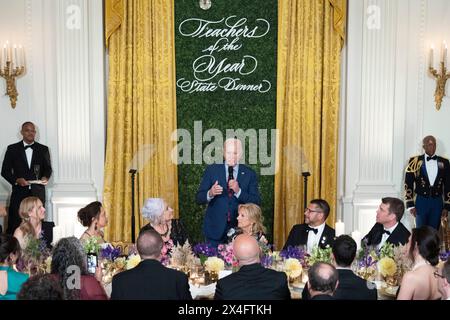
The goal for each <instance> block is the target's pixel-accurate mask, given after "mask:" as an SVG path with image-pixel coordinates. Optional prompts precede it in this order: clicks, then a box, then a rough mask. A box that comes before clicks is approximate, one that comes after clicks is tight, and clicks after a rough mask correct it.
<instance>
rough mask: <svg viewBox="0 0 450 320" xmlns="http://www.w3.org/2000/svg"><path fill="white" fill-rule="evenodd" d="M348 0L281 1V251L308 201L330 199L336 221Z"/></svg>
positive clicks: (277, 222) (277, 228) (277, 219)
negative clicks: (342, 61) (305, 177)
mask: <svg viewBox="0 0 450 320" xmlns="http://www.w3.org/2000/svg"><path fill="white" fill-rule="evenodd" d="M345 13H346V0H314V1H311V0H279V1H278V80H277V128H278V130H279V137H278V148H277V168H278V171H277V173H276V175H275V213H274V215H275V216H274V243H275V245H276V248H278V249H281V247H282V246H283V244H284V243H285V241H286V238H287V235H288V233H289V231H290V229H291V227H292V226H293V225H294V224H297V223H300V222H302V221H303V209H304V207H305V204H304V203H303V191H304V189H303V177H302V175H301V173H302V172H304V171H309V172H310V173H311V176H310V177H309V181H308V200H311V199H313V198H323V199H325V200H327V201H328V202H329V203H330V207H331V212H330V216H329V217H328V220H327V223H328V224H330V225H331V226H333V225H334V222H335V209H336V197H337V195H336V194H337V193H336V188H337V153H338V152H337V151H338V146H337V140H338V139H337V138H338V120H339V119H338V118H339V84H340V58H341V49H342V46H343V43H344V34H345V29H344V28H345V21H346V16H345Z"/></svg>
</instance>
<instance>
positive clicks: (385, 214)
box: [362, 198, 410, 249]
mask: <svg viewBox="0 0 450 320" xmlns="http://www.w3.org/2000/svg"><path fill="white" fill-rule="evenodd" d="M404 212H405V205H404V204H403V201H402V200H400V199H397V198H383V199H381V204H380V206H379V207H378V209H377V218H376V219H377V220H376V221H377V222H376V223H375V225H374V226H373V227H372V229H371V230H370V232H369V233H368V234H367V235H366V236H365V237H364V238H363V239H362V243H363V245H368V246H373V247H375V246H376V247H377V249H380V248H381V247H382V246H383V245H384V244H385V243H386V242H389V243H391V244H393V245H394V246H397V245H400V244H401V245H404V244H405V243H406V242H408V238H409V235H410V232H409V231H408V229H406V227H405V226H404V225H403V223H401V222H400V220H401V219H402V217H403V213H404Z"/></svg>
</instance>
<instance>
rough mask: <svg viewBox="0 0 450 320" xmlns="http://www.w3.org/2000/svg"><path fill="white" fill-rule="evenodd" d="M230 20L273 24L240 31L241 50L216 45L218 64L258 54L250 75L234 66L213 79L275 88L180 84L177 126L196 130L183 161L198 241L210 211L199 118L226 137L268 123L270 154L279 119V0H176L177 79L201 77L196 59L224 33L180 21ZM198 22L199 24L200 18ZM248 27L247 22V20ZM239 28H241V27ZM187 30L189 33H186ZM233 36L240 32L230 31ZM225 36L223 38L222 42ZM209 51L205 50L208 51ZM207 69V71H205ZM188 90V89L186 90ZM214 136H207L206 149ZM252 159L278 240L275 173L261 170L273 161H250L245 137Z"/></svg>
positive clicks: (182, 179) (185, 205)
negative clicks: (205, 1)
mask: <svg viewBox="0 0 450 320" xmlns="http://www.w3.org/2000/svg"><path fill="white" fill-rule="evenodd" d="M233 15H234V16H236V18H230V20H228V21H229V22H230V23H234V22H236V21H238V20H239V19H241V18H246V19H247V21H246V22H245V25H246V26H248V28H249V30H252V29H253V28H254V27H258V30H257V32H256V33H255V34H261V33H262V32H263V31H264V30H265V29H267V28H266V23H265V22H264V21H262V20H259V21H258V20H257V19H265V20H267V21H268V22H269V23H270V29H269V31H268V33H267V34H266V35H265V36H262V37H259V38H247V37H242V36H241V37H239V39H238V40H237V41H236V42H235V43H233V45H242V47H240V48H239V49H238V50H222V51H220V52H218V51H219V50H216V51H214V52H213V53H212V54H211V55H212V56H214V58H215V59H216V66H217V64H218V63H219V62H220V61H221V60H222V59H225V58H226V59H227V61H226V63H240V62H241V61H242V59H243V57H244V56H245V55H250V56H253V57H254V58H256V60H257V63H258V65H257V68H256V70H255V71H254V72H253V73H251V74H248V75H242V74H238V73H237V72H228V73H223V74H221V75H218V76H216V77H214V78H213V79H211V80H210V81H206V82H211V83H217V82H218V80H219V79H220V78H223V77H231V78H239V79H240V80H239V82H242V83H245V84H256V85H257V84H260V83H263V90H264V89H266V88H267V87H268V86H267V82H264V81H263V80H267V81H268V82H270V84H271V88H270V90H269V91H267V92H265V93H260V92H246V91H225V90H224V89H222V88H217V89H216V90H214V91H212V92H189V91H188V90H187V89H186V87H185V88H184V90H182V89H181V88H180V86H179V85H177V122H178V123H177V126H178V128H179V129H187V130H188V131H189V132H190V133H191V137H192V139H191V141H190V142H189V143H190V144H191V146H192V150H193V152H192V154H191V160H192V163H182V164H179V166H178V178H179V208H180V217H181V219H182V220H183V222H184V223H185V225H186V227H187V229H188V232H189V235H190V237H191V238H192V240H193V242H200V241H203V240H204V239H203V233H202V223H203V217H204V212H205V206H199V205H197V203H196V201H195V195H196V193H197V189H198V186H199V184H200V180H201V178H202V176H203V172H204V169H205V167H206V164H205V163H204V162H203V161H202V163H201V164H195V163H194V151H195V150H194V148H196V150H197V151H198V150H199V149H200V143H199V142H197V144H196V143H195V141H194V122H196V121H201V123H199V122H197V127H200V126H201V127H202V132H204V131H205V130H207V129H210V128H217V129H219V130H221V131H222V132H223V136H224V139H225V138H226V137H225V130H226V129H234V130H235V129H243V130H247V129H255V130H256V131H258V129H267V130H268V140H269V141H268V146H267V150H268V151H267V153H268V154H269V155H270V153H271V152H270V150H271V149H270V143H271V135H270V130H271V129H274V128H275V125H276V61H277V55H276V48H277V0H264V1H242V0H221V1H214V0H213V1H212V6H211V8H210V9H209V10H203V9H201V8H200V7H199V1H197V0H177V1H176V2H175V33H176V34H175V44H176V48H175V50H176V51H175V53H176V77H177V84H181V83H183V82H184V84H186V82H185V81H193V80H195V77H194V72H193V63H194V61H195V60H196V59H197V58H199V57H201V56H203V55H208V54H209V52H205V51H204V50H205V49H207V48H209V47H210V46H212V45H214V44H215V43H216V42H217V41H218V40H219V39H220V37H214V36H209V37H206V36H203V37H198V36H197V37H195V36H185V35H186V34H188V33H189V31H190V32H191V33H192V32H193V31H194V30H195V29H196V26H198V25H199V24H198V22H195V21H190V22H184V23H183V25H182V28H181V32H180V24H181V23H182V22H183V21H185V20H186V19H190V18H199V19H203V20H207V21H219V20H221V19H223V18H224V19H226V18H227V17H229V16H233ZM196 23H197V24H196ZM208 28H222V29H223V28H226V25H225V21H223V22H221V23H214V24H209V25H208V26H207V27H205V29H204V30H203V31H206V30H207V29H208ZM241 28H244V25H242V26H241ZM237 29H239V28H237ZM182 33H184V34H185V35H183V34H182ZM228 39H229V42H231V41H232V40H233V39H234V38H233V37H228ZM224 43H225V40H221V42H219V44H220V46H219V47H222V45H223V44H224ZM202 51H203V52H202ZM245 61H246V64H247V65H246V66H245V68H244V69H243V70H244V72H245V71H246V70H249V67H250V68H252V65H253V64H252V62H253V60H252V59H251V58H246V60H245ZM204 74H205V73H202V74H201V75H204ZM186 91H187V92H186ZM178 142H179V143H186V142H187V139H186V138H179V139H178ZM209 143H210V141H206V142H203V150H204V148H205V147H206V146H207V145H208V144H209ZM245 144H246V145H245V150H246V158H245V159H246V163H247V165H249V166H250V167H252V168H253V169H254V170H255V171H256V173H257V175H258V177H259V189H260V192H261V197H262V210H263V215H264V219H265V223H264V224H265V226H266V228H267V234H268V237H269V241H270V242H272V239H273V238H272V237H273V234H272V229H273V207H274V205H273V201H274V197H273V189H274V188H273V184H274V176H273V175H261V170H260V168H261V167H267V165H265V164H264V165H263V164H261V162H260V158H259V157H258V162H257V163H256V164H251V163H248V162H249V161H248V160H249V155H248V151H249V140H248V139H247V140H246V141H245ZM184 152H185V150H184V151H182V150H180V152H179V157H180V158H183V159H187V158H189V157H187V155H188V154H186V153H184Z"/></svg>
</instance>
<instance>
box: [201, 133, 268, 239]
mask: <svg viewBox="0 0 450 320" xmlns="http://www.w3.org/2000/svg"><path fill="white" fill-rule="evenodd" d="M241 158H242V143H241V141H240V140H239V139H227V140H226V141H225V143H224V162H223V163H220V164H212V165H209V166H208V167H207V168H206V171H205V173H204V175H203V178H202V181H201V183H200V186H199V188H198V192H197V196H196V199H197V203H198V204H207V205H208V207H207V209H206V214H205V219H204V221H203V233H204V236H205V240H206V241H207V242H209V243H211V244H212V245H214V246H217V245H219V244H220V243H226V242H227V241H228V237H227V233H228V230H230V229H231V228H233V227H235V226H236V225H237V212H238V206H239V205H240V204H243V203H254V204H256V205H261V197H260V195H259V190H258V178H257V176H256V173H255V171H253V170H252V169H250V168H249V167H247V166H245V165H243V164H240V163H239V160H240V159H241Z"/></svg>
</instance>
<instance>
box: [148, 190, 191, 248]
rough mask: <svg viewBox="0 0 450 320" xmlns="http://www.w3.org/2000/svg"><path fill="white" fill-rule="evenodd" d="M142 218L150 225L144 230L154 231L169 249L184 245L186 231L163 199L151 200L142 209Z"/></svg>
mask: <svg viewBox="0 0 450 320" xmlns="http://www.w3.org/2000/svg"><path fill="white" fill-rule="evenodd" d="M142 216H143V217H144V218H145V219H147V220H149V221H150V223H148V224H147V225H145V226H144V227H142V229H141V231H142V230H148V229H154V230H156V231H157V232H158V233H159V234H160V235H161V237H162V239H163V241H164V243H165V244H166V246H168V247H170V248H171V247H173V246H174V245H183V244H184V243H185V242H186V240H188V236H187V233H186V229H185V228H184V226H183V224H182V223H181V221H180V220H179V219H174V218H173V209H172V208H171V207H170V206H169V205H168V204H167V202H166V201H165V200H164V199H161V198H149V199H147V200H146V201H145V204H144V207H143V208H142Z"/></svg>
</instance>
